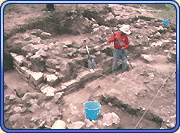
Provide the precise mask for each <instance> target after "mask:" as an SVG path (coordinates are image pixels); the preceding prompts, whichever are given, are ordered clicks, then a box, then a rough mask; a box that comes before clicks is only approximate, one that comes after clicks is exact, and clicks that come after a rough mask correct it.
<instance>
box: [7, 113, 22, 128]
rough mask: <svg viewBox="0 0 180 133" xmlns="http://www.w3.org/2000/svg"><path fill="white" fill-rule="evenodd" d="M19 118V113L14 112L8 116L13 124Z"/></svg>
mask: <svg viewBox="0 0 180 133" xmlns="http://www.w3.org/2000/svg"><path fill="white" fill-rule="evenodd" d="M19 118H21V115H20V114H19V113H16V114H13V115H11V116H10V118H9V121H10V122H11V123H12V124H13V125H14V123H15V122H17V121H18V120H19Z"/></svg>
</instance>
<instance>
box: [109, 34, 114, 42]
mask: <svg viewBox="0 0 180 133" xmlns="http://www.w3.org/2000/svg"><path fill="white" fill-rule="evenodd" d="M108 41H109V42H114V34H112V35H111V36H110V38H109V40H108Z"/></svg>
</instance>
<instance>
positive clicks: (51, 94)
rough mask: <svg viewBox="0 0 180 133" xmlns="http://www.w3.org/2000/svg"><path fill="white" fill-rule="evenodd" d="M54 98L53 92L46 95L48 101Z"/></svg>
mask: <svg viewBox="0 0 180 133" xmlns="http://www.w3.org/2000/svg"><path fill="white" fill-rule="evenodd" d="M53 98H54V93H52V92H48V93H46V99H45V100H46V101H48V100H52V99H53Z"/></svg>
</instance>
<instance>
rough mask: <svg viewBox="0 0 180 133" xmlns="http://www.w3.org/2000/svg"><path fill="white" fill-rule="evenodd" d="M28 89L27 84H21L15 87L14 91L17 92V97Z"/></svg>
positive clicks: (21, 95)
mask: <svg viewBox="0 0 180 133" xmlns="http://www.w3.org/2000/svg"><path fill="white" fill-rule="evenodd" d="M27 91H28V89H27V85H23V86H21V87H17V88H15V92H16V94H17V96H18V97H23V96H24V94H25V93H26V92H27Z"/></svg>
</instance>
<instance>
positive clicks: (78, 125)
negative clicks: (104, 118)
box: [68, 121, 85, 129]
mask: <svg viewBox="0 0 180 133" xmlns="http://www.w3.org/2000/svg"><path fill="white" fill-rule="evenodd" d="M84 125H85V123H84V122H82V121H77V122H73V123H72V124H70V125H69V126H68V129H82V128H83V126H84Z"/></svg>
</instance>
